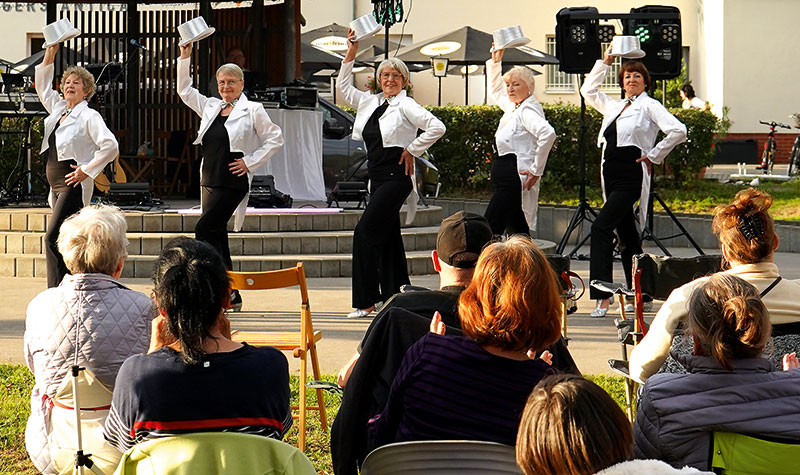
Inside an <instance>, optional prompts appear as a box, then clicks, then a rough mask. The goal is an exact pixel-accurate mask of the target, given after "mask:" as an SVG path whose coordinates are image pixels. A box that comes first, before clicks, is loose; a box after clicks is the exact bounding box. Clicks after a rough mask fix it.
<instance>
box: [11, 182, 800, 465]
mask: <svg viewBox="0 0 800 475" xmlns="http://www.w3.org/2000/svg"><path fill="white" fill-rule="evenodd" d="M771 202H772V199H771V197H770V196H769V195H767V194H766V193H763V192H759V191H756V190H752V189H749V190H745V191H743V192H740V193H739V194H738V195H737V196H736V198H735V199H734V201H733V202H732V203H731V204H729V205H725V206H720V207H718V208H717V210H716V212H715V218H714V224H713V226H714V231H715V232H716V233H717V234H719V239H720V247H721V251H722V255H723V256H724V258H725V260H726V261H727V263H728V267H727V269H726V270H725V271H723V272H720V273H717V274H713V275H711V276H707V277H702V278H700V279H697V280H696V281H693V282H692V283H690V284H687V285H685V286H683V287H680V288H678V289H676V290H675V291H674V292H673V295H671V296H670V297H669V299H668V300H667V301H666V302H665V303H664V304H663V305H662V307H661V309H660V310H659V311H658V313H657V314H656V316H655V318H654V321H653V323H652V325H651V326H650V329H649V333H648V334H647V336H646V337H645V338H644V340H643V341H642V342H641V343H640V344H639V345H638V346H637V347H636V348H635V349H634V351H633V353H632V355H631V361H630V368H631V375H632V377H633V378H634V379H636V380H638V381H640V382H642V383H644V385H643V386H642V389H641V392H640V394H639V404H638V413H637V417H636V420H635V422H634V423H633V424H631V422H630V421H629V420H628V419H627V418H626V416H625V415H624V413H623V412H622V410H621V409H620V407H619V406H618V405H617V404H616V403H615V402H614V401H613V399H612V398H611V397H610V396H609V395H608V394H607V393H606V392H605V391H604V390H603V389H601V388H600V387H599V386H597V385H595V384H594V383H592V382H590V381H588V380H586V379H584V378H583V377H582V375H581V373H580V371H579V370H578V368H577V365H576V364H575V361H574V360H573V359H572V357H571V356H570V354H569V351H568V350H567V347H566V344H565V341H564V340H563V339H562V338H561V331H560V329H561V318H562V306H561V293H562V289H561V285H560V283H559V278H558V276H557V275H556V274H555V272H554V271H553V269H552V267H551V265H550V263H549V261H548V259H547V257H546V256H545V255H544V254H543V253H542V252H541V251H540V250H539V249H538V248H537V247H536V246H535V245H534V243H533V241H532V240H530V239H529V238H527V237H523V236H519V235H514V236H510V237H493V236H492V232H491V229H490V227H489V224H488V222H487V221H486V219H485V218H483V217H482V216H478V215H474V214H470V213H466V212H459V213H456V214H455V215H453V216H450V217H448V218H446V219H444V220H443V221H442V224H441V227H440V230H439V233H438V235H437V241H436V249H435V250H434V251H433V252H432V256H431V258H432V260H433V263H434V268H435V269H436V271H437V272H438V273H439V276H440V288H439V289H437V290H428V289H421V288H413V287H409V288H404V289H403V290H402V292H401V293H399V294H397V295H395V296H394V297H393V298H392V299H390V300H389V301H388V302H387V303H386V305H385V307H384V308H383V309H382V310H381V311H380V312H379V313H378V314H377V315H376V317H375V318H374V320H373V321H372V323H371V324H370V326H369V329H368V330H367V332H366V334H365V335H364V337H363V340H362V341H361V343H360V344H359V347H358V352H357V353H356V354H355V355H354V356H353V357H352V358H351V360H350V361H349V362H348V363H347V364H346V365H345V366H344V367H343V368H342V370H341V371H340V373H339V377H338V383H339V385H340V386H341V387H343V388H344V393H343V398H342V405H341V409H340V411H339V413H338V415H337V417H336V419H335V421H334V424H333V427H332V432H331V454H332V459H333V466H334V471H335V473H337V474H341V475H347V474H357V473H358V470H359V466H360V465H361V463H362V462H363V461H364V458H365V457H366V456H367V454H368V453H369V452H370V451H371V450H373V449H375V448H377V447H380V446H383V445H386V444H391V443H394V442H399V441H416V440H446V439H451V440H452V439H462V440H464V439H466V440H482V441H492V442H498V443H501V444H506V445H511V446H516V458H517V464H518V465H519V467H520V469H521V470H522V471H523V472H524V473H526V474H534V473H536V474H538V473H578V474H591V473H601V474H603V475H613V474H626V473H655V474H661V473H663V474H672V473H698V472H700V471H704V470H710V468H711V467H710V466H709V444H710V437H711V435H712V433H713V432H714V431H720V430H723V431H728V432H734V433H745V434H750V435H757V436H763V437H767V438H769V439H770V440H774V439H776V438H780V439H792V440H800V372H798V371H800V370H798V369H796V368H797V366H798V360H797V358H796V356H795V354H794V353H795V350H796V344H795V343H796V341H797V340H796V337H795V335H796V334H798V333H800V331H798V325H799V324H800V307H798V303H797V302H799V301H800V300H798V299H796V297H795V296H796V295H798V290H800V288H798V286H800V282H798V281H795V280H791V279H786V278H782V277H781V275H780V272H779V270H778V266H777V265H776V263H775V262H773V257H774V251H775V250H776V249H777V247H778V238H777V236H776V234H775V231H774V225H773V222H772V218H771V217H770V215H769V212H768V210H769V207H770V204H771ZM125 232H126V226H125V220H124V217H123V216H122V214H121V212H120V211H119V210H118V209H116V208H113V207H108V206H92V207H87V208H84V209H83V210H82V211H80V212H79V213H78V214H76V215H74V216H73V217H71V218H69V219H68V220H66V221H65V223H64V225H63V226H62V228H61V231H60V234H59V239H58V247H59V252H60V253H61V254H62V255H63V256H64V260H65V263H66V265H67V267H68V269H69V271H70V274H69V275H67V276H66V277H65V278H64V280H63V281H62V282H61V284H60V285H59V286H58V287H54V288H50V289H47V290H45V291H44V292H42V293H41V294H39V295H38V296H36V297H35V298H34V299H33V300H32V301H31V303H30V305H29V307H28V316H27V320H26V331H25V356H26V360H27V362H28V366H29V367H30V369H31V371H32V372H33V373H34V376H35V386H34V389H33V392H32V395H31V417H30V419H29V421H28V426H27V430H26V447H27V449H28V452H29V454H30V456H31V459H32V460H33V462H34V464H35V466H36V468H37V469H38V470H40V471H41V472H43V473H59V472H61V471H63V470H64V469H65V467H69V466H70V464H71V463H73V460H72V457H74V450H75V448H74V447H72V446H70V444H69V442H65V441H64V433H65V431H66V432H69V430H70V428H69V427H68V426H67V425H66V424H67V422H66V420H67V419H69V413H70V410H71V408H69V407H64V406H65V404H64V403H63V402H62V401H63V398H64V397H65V396H66V395H67V394H68V391H66V390H65V388H66V387H67V386H68V383H69V382H70V379H71V377H70V373H71V370H72V368H73V367H75V366H79V367H81V368H84V372H83V373H84V376H83V380H82V383H81V384H83V385H84V387H87V388H94V389H92V391H94V392H93V393H92V394H93V397H92V398H91V406H92V407H89V408H87V407H86V406H85V405H82V408H83V409H91V410H93V411H95V412H96V413H97V416H96V417H95V420H94V426H93V427H92V428H91V430H88V431H87V430H84V438H85V439H86V442H85V443H84V446H85V448H86V450H87V451H88V452H91V453H93V454H98V458H99V459H101V461H100V462H98V464H103V463H105V464H107V466H108V467H113V464H114V463H116V461H117V460H119V457H121V456H122V453H123V452H124V451H126V450H129V449H131V448H132V447H134V446H135V445H136V444H139V443H141V442H144V441H147V440H150V439H154V438H162V437H169V436H174V435H179V434H184V433H191V432H209V431H222V432H243V433H248V434H255V435H261V436H266V437H271V438H274V439H279V440H280V439H282V438H283V437H284V435H285V434H286V432H287V430H288V429H289V427H290V426H291V424H292V411H291V408H290V390H289V371H288V363H287V360H286V357H285V356H284V355H283V354H282V353H281V352H279V351H278V350H276V349H274V348H256V347H253V346H250V345H248V344H246V343H238V342H235V341H233V340H232V339H231V329H230V322H229V321H228V319H227V317H226V315H225V310H226V308H228V307H229V305H230V304H231V302H230V298H231V297H230V295H231V293H230V282H229V279H228V275H227V273H226V267H225V264H224V262H223V260H222V258H221V257H220V255H219V254H218V253H217V252H216V251H215V250H214V248H212V247H211V246H209V245H208V244H205V243H202V242H199V241H196V240H193V239H188V238H178V239H176V240H174V241H172V242H170V243H169V244H167V245H166V246H165V247H164V249H163V251H162V253H161V255H160V256H159V257H158V259H157V262H156V265H155V268H154V272H153V284H154V290H153V293H152V295H151V296H150V297H148V296H146V295H144V294H142V293H140V292H136V291H134V290H131V289H129V288H128V287H126V286H125V285H124V284H122V283H121V282H119V277H120V275H121V272H122V268H123V266H124V263H125V258H126V257H127V252H126V248H127V239H126V237H125ZM681 345H682V346H681ZM670 348H672V350H673V351H672V354H673V357H672V358H670V359H669V360H668V355H669V353H670ZM776 363H778V364H779V365H782V366H783V371H781V370H778V369H776V366H777V365H776ZM678 364H679V365H680V366H682V368H681V369H676V368H675V367H674V366H676V365H678ZM92 384H94V386H93V385H92ZM54 408H55V409H54ZM59 409H66V412H64V411H63V410H62V411H59ZM82 412H83V411H82ZM64 414H66V416H65V415H64ZM98 418H99V422H98ZM73 423H74V421H73ZM105 454H111V456H109V457H106V455H105Z"/></svg>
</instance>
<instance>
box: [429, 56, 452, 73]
mask: <svg viewBox="0 0 800 475" xmlns="http://www.w3.org/2000/svg"><path fill="white" fill-rule="evenodd" d="M449 62H450V60H449V59H447V58H431V68H432V69H433V75H434V77H437V78H443V77H445V76H447V63H449Z"/></svg>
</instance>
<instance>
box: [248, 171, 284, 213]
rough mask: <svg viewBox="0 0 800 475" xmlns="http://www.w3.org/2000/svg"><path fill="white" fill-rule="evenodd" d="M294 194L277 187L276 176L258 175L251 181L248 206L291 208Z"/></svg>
mask: <svg viewBox="0 0 800 475" xmlns="http://www.w3.org/2000/svg"><path fill="white" fill-rule="evenodd" d="M293 202H294V200H293V199H292V196H291V195H289V194H286V193H281V192H280V191H278V189H277V188H275V177H273V176H272V175H256V176H254V177H253V181H252V182H250V197H249V199H248V201H247V206H251V207H253V208H291V207H292V203H293Z"/></svg>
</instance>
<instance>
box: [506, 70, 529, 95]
mask: <svg viewBox="0 0 800 475" xmlns="http://www.w3.org/2000/svg"><path fill="white" fill-rule="evenodd" d="M513 77H516V78H519V79H520V80H521V81H522V82H524V83H525V84H527V85H528V89H530V90H531V94H533V88H534V87H535V86H536V80H535V77H536V74H535V73H534V72H533V70H532V69H531V68H526V67H525V66H514V67H513V68H511V69H509V70H508V72H507V73H505V74H503V81H505V82H509V81H511V78H513Z"/></svg>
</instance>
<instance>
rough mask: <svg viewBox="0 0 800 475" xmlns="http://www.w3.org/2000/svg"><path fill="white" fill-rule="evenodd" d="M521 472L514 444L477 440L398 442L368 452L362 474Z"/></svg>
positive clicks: (506, 474)
mask: <svg viewBox="0 0 800 475" xmlns="http://www.w3.org/2000/svg"><path fill="white" fill-rule="evenodd" d="M454 473H455V474H459V475H479V474H480V475H486V474H495V475H521V474H522V471H521V470H520V469H519V467H518V466H517V462H516V458H515V457H514V447H510V446H507V445H503V444H498V443H496V442H484V441H477V440H426V441H416V442H397V443H394V444H389V445H384V446H383V447H378V448H377V449H375V450H373V451H372V452H370V453H369V455H367V458H366V459H364V464H363V465H362V466H361V475H445V474H454Z"/></svg>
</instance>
